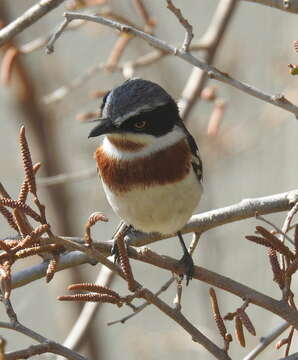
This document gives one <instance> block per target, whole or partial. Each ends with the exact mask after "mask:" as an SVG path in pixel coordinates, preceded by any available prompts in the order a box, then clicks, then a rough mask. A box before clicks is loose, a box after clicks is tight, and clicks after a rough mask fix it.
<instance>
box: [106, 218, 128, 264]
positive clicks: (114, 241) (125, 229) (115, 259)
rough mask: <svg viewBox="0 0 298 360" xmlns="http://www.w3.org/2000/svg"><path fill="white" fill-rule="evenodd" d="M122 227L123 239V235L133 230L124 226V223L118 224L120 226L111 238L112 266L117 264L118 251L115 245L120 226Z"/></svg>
mask: <svg viewBox="0 0 298 360" xmlns="http://www.w3.org/2000/svg"><path fill="white" fill-rule="evenodd" d="M122 225H124V228H123V229H122V236H123V238H124V237H125V235H126V234H127V233H128V232H129V231H130V230H131V229H133V228H132V226H131V225H125V223H124V222H121V223H120V226H119V227H118V229H117V231H116V233H115V234H114V236H113V245H112V249H111V255H114V264H116V263H119V259H120V256H119V249H118V244H117V234H118V231H119V229H120V228H121V226H122Z"/></svg>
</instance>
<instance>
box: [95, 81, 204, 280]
mask: <svg viewBox="0 0 298 360" xmlns="http://www.w3.org/2000/svg"><path fill="white" fill-rule="evenodd" d="M100 110H101V116H100V117H99V118H97V119H95V120H94V121H97V122H98V124H97V125H96V126H95V127H94V128H93V129H92V130H91V132H90V133H89V138H90V137H97V136H101V135H104V139H103V141H102V143H101V145H100V146H99V147H98V148H97V149H96V151H95V154H94V157H95V159H96V162H97V169H98V173H99V176H100V178H101V182H102V186H103V189H104V192H105V194H106V197H107V200H108V202H109V204H110V205H111V207H112V209H113V210H114V212H115V213H116V214H117V215H118V216H119V217H120V218H121V219H122V220H123V221H124V223H125V224H126V225H127V226H128V227H131V228H133V229H135V230H139V231H142V232H145V233H152V232H155V233H160V234H162V235H172V236H173V235H175V236H176V235H177V236H178V239H179V242H180V244H181V246H182V250H183V256H182V258H181V260H180V262H181V264H183V269H184V273H185V274H186V284H187V285H188V283H189V281H190V279H191V278H192V275H193V270H194V263H193V260H192V257H191V255H190V254H189V252H188V250H187V247H186V245H185V243H184V240H183V237H182V234H181V229H182V228H183V226H184V225H185V224H186V223H187V221H188V220H189V218H190V217H191V215H192V214H193V212H194V210H195V209H196V207H197V205H198V203H199V201H200V199H201V195H202V192H203V187H202V176H203V167H202V160H201V157H200V154H199V150H198V147H197V144H196V142H195V140H194V138H193V136H192V135H191V134H190V132H189V131H188V129H187V128H186V127H185V125H184V123H183V121H182V119H181V117H180V115H179V110H178V106H177V104H176V102H175V100H174V99H173V98H172V97H171V96H170V95H169V94H168V93H167V92H166V91H165V90H164V89H163V88H162V87H161V86H160V85H158V84H156V83H154V82H152V81H148V80H144V79H140V78H132V79H130V80H126V81H125V82H124V83H123V84H121V85H119V86H118V87H115V88H114V89H112V90H111V91H109V92H108V93H107V94H106V95H105V96H104V98H103V101H102V104H101V108H100ZM182 276H183V275H182Z"/></svg>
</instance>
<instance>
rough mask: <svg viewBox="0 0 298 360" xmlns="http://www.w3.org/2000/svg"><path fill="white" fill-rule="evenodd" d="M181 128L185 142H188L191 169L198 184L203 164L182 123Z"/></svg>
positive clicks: (192, 140) (195, 145)
mask: <svg viewBox="0 0 298 360" xmlns="http://www.w3.org/2000/svg"><path fill="white" fill-rule="evenodd" d="M182 128H183V131H184V132H185V135H186V140H187V142H188V145H189V148H190V150H191V153H192V160H191V165H192V167H193V170H194V172H195V174H196V176H197V178H198V180H199V182H201V181H202V178H203V164H202V160H201V157H200V153H199V148H198V146H197V144H196V141H195V139H194V138H193V136H192V135H191V133H190V132H189V131H188V130H187V128H186V127H185V125H184V124H183V123H182Z"/></svg>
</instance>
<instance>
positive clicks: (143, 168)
mask: <svg viewBox="0 0 298 360" xmlns="http://www.w3.org/2000/svg"><path fill="white" fill-rule="evenodd" d="M130 145H131V144H129V145H128V146H130ZM121 146H125V145H124V144H121ZM95 158H96V161H97V167H98V170H99V173H100V176H101V178H102V181H103V182H104V184H105V185H106V186H107V187H108V188H109V189H110V190H111V191H113V192H116V193H121V192H126V191H130V190H132V189H133V188H143V189H144V188H148V187H151V186H154V185H166V184H173V183H176V182H179V181H181V180H182V179H184V178H185V177H186V176H187V174H188V173H189V171H190V169H191V153H190V151H189V147H188V145H187V143H186V141H185V140H184V139H182V140H181V141H179V142H177V143H176V144H173V145H171V146H169V147H167V148H165V149H162V150H159V151H157V152H155V153H152V154H150V155H147V156H145V157H141V158H139V157H136V158H135V159H134V158H133V157H132V158H130V159H129V160H126V159H121V157H120V158H119V157H113V156H112V155H110V154H108V153H107V152H106V151H105V149H104V146H101V147H99V148H98V149H97V150H96V152H95Z"/></svg>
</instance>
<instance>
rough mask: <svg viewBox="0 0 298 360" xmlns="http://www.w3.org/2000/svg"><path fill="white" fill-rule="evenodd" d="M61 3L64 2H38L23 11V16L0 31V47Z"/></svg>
mask: <svg viewBox="0 0 298 360" xmlns="http://www.w3.org/2000/svg"><path fill="white" fill-rule="evenodd" d="M63 1H64V0H40V1H39V2H38V3H37V4H35V5H33V6H32V7H31V8H30V9H28V10H27V11H25V12H24V14H23V15H21V16H19V17H18V18H17V19H15V20H14V21H12V22H11V23H9V24H8V25H6V26H5V27H4V28H3V29H1V30H0V46H2V45H3V44H5V43H7V42H8V41H10V40H11V39H12V38H13V37H15V36H16V35H17V34H19V33H20V32H22V31H23V30H24V29H26V28H27V27H28V26H30V25H32V24H34V23H35V22H36V21H37V20H39V19H40V18H41V17H43V16H44V15H46V14H47V13H48V12H50V11H51V10H53V9H54V8H55V7H57V6H59V5H60V4H62V3H63Z"/></svg>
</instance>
